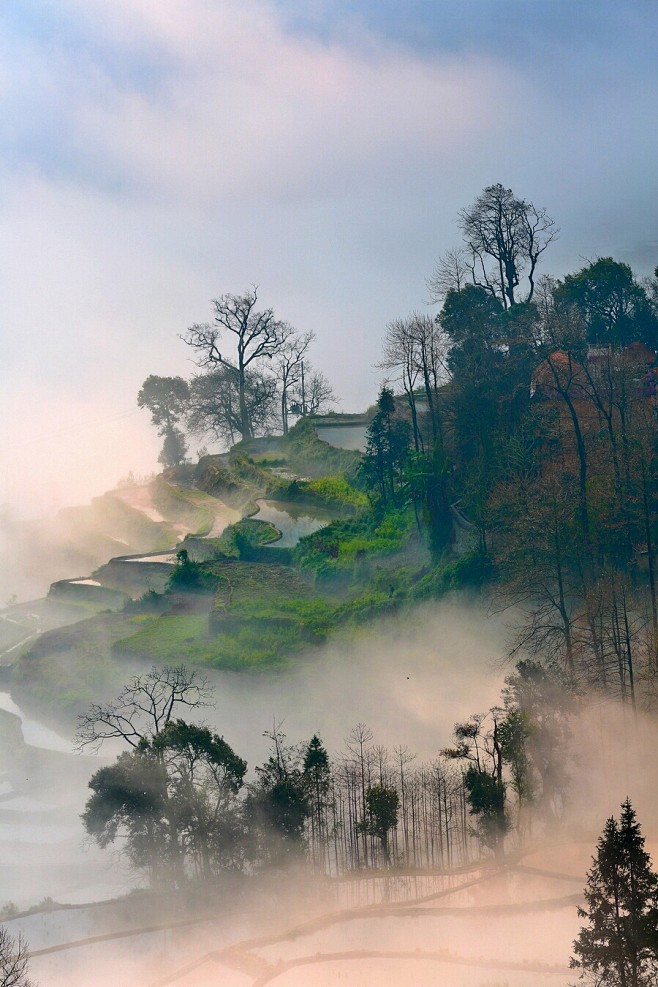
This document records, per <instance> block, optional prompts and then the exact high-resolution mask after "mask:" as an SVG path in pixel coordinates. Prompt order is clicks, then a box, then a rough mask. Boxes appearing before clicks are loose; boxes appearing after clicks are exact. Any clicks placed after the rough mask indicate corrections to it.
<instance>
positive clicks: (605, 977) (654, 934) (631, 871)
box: [571, 799, 658, 987]
mask: <svg viewBox="0 0 658 987" xmlns="http://www.w3.org/2000/svg"><path fill="white" fill-rule="evenodd" d="M585 900H586V902H587V908H586V909H585V908H579V909H578V914H579V915H580V917H581V918H585V919H587V920H588V925H586V926H583V928H582V929H581V930H580V933H579V935H578V938H577V939H576V940H575V941H574V944H573V949H574V953H575V957H574V958H573V959H572V960H571V966H572V967H575V968H578V969H580V970H582V974H581V979H582V978H585V979H587V980H588V981H589V982H590V983H592V984H595V985H596V987H599V985H601V987H603V985H605V987H649V985H651V984H655V983H656V978H657V977H658V877H657V876H656V874H655V873H654V872H653V870H652V869H651V858H650V857H649V854H648V853H647V852H646V850H645V849H644V837H643V836H642V835H641V832H640V826H639V824H638V822H637V819H636V816H635V810H634V809H633V807H632V805H631V803H630V800H629V799H626V801H625V802H624V804H623V805H622V807H621V817H620V820H619V823H617V821H616V820H615V819H614V818H612V817H611V818H610V819H608V821H607V822H606V824H605V828H604V830H603V835H602V836H601V838H600V839H599V842H598V844H597V850H596V856H595V857H594V858H593V864H592V867H591V869H590V871H589V873H588V875H587V887H586V889H585Z"/></svg>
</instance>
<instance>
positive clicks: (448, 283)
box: [427, 247, 471, 302]
mask: <svg viewBox="0 0 658 987" xmlns="http://www.w3.org/2000/svg"><path fill="white" fill-rule="evenodd" d="M470 271H471V265H470V263H469V256H468V254H467V253H466V251H465V250H464V248H463V247H456V248H455V247H453V248H452V249H451V250H446V252H445V253H444V254H443V255H442V256H441V257H439V260H438V262H437V265H436V267H435V268H434V270H433V271H432V274H431V275H430V277H429V278H428V279H427V290H428V292H429V296H430V302H442V301H443V299H444V298H445V296H446V295H447V294H448V292H449V291H461V290H462V288H465V287H466V285H467V284H469V283H470V277H469V274H470Z"/></svg>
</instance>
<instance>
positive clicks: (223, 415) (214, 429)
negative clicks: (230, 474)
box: [186, 366, 276, 445]
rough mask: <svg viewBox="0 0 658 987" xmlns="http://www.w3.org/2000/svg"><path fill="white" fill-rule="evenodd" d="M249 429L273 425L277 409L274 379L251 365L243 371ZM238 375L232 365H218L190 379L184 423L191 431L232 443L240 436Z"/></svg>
mask: <svg viewBox="0 0 658 987" xmlns="http://www.w3.org/2000/svg"><path fill="white" fill-rule="evenodd" d="M243 398H244V407H246V410H247V418H248V419H249V422H250V425H251V428H252V430H253V431H254V432H255V433H256V432H265V431H267V430H268V429H269V428H271V427H272V425H273V424H274V421H275V411H276V380H275V379H274V377H271V376H269V375H267V374H263V373H260V371H259V370H258V369H252V370H250V371H249V372H248V373H247V374H246V375H245V384H244V391H243ZM242 422H243V416H242V412H241V405H240V386H239V375H238V372H237V370H236V369H235V368H234V367H223V366H218V367H216V368H215V369H214V370H210V371H209V372H208V373H205V374H199V376H198V377H194V378H193V379H192V381H191V382H190V398H189V402H188V410H187V418H186V425H187V428H188V430H189V431H190V432H191V433H192V434H193V435H200V436H201V435H212V436H215V438H217V439H219V440H220V441H222V442H224V443H227V444H229V445H233V443H234V442H236V441H237V440H238V439H239V438H241V437H242Z"/></svg>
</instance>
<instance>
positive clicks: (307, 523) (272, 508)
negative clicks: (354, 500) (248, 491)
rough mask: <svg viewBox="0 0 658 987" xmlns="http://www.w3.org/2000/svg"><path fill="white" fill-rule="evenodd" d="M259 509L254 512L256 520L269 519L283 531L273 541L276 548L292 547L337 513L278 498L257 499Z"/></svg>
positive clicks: (317, 529) (324, 524)
mask: <svg viewBox="0 0 658 987" xmlns="http://www.w3.org/2000/svg"><path fill="white" fill-rule="evenodd" d="M256 503H257V504H258V507H259V511H258V513H257V514H254V520H256V521H269V522H270V524H273V525H274V527H275V528H276V529H277V530H278V531H280V532H281V538H279V539H278V540H277V541H275V542H272V546H273V547H276V548H292V547H293V546H294V545H296V544H297V542H298V541H299V539H300V538H304V537H305V536H306V535H312V534H313V532H314V531H319V530H320V528H324V527H325V526H326V525H327V524H329V523H330V522H331V521H333V520H335V517H336V515H335V514H334V513H332V512H331V511H328V510H322V509H321V508H315V507H308V506H307V505H304V504H289V503H284V502H282V501H278V500H257V501H256Z"/></svg>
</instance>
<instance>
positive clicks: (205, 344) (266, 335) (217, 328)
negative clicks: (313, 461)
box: [181, 285, 287, 439]
mask: <svg viewBox="0 0 658 987" xmlns="http://www.w3.org/2000/svg"><path fill="white" fill-rule="evenodd" d="M257 301H258V288H257V286H256V285H254V286H253V287H252V288H251V289H249V290H247V291H245V292H244V294H242V295H228V294H226V295H221V296H220V297H219V298H216V299H214V301H213V303H212V304H213V307H214V310H215V318H214V323H208V322H205V323H195V324H194V325H191V326H190V327H189V328H188V329H187V330H186V332H185V333H184V334H183V335H182V336H181V339H182V340H183V341H184V342H185V343H187V345H188V346H190V347H191V348H192V349H193V350H194V352H195V353H196V354H198V356H197V365H198V366H200V367H203V368H204V369H211V368H216V367H218V366H221V367H225V368H227V369H228V370H231V371H234V372H235V374H236V379H237V391H238V408H239V412H240V435H241V437H242V438H243V439H250V438H252V436H253V434H254V429H253V424H252V422H251V419H250V416H249V405H248V400H247V387H248V373H249V370H250V369H254V364H255V363H257V362H258V361H261V360H271V359H272V358H273V357H275V356H276V355H277V354H278V353H279V352H280V351H281V347H282V345H283V343H284V340H285V338H286V333H287V326H286V323H284V322H281V321H280V320H279V319H277V318H275V315H274V312H273V310H272V309H271V308H267V309H264V310H263V311H262V312H259V311H257V309H256V302H257ZM227 334H228V338H229V340H231V342H232V344H233V347H234V349H235V355H234V356H230V355H228V354H227V352H226V350H225V348H224V345H223V344H224V339H225V338H226V336H227Z"/></svg>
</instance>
